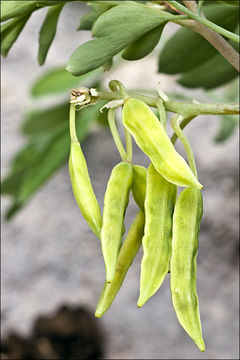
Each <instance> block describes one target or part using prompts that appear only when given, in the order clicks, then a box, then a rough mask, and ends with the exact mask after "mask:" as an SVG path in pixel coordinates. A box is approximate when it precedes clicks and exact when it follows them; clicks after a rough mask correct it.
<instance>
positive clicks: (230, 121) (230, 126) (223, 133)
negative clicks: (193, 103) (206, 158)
mask: <svg viewBox="0 0 240 360" xmlns="http://www.w3.org/2000/svg"><path fill="white" fill-rule="evenodd" d="M208 96H210V98H213V99H214V100H215V101H218V102H219V103H226V102H237V101H238V99H239V83H238V80H237V81H234V82H233V83H231V84H230V85H228V86H227V87H226V88H225V89H224V93H223V95H222V94H221V95H219V94H218V93H217V94H216V92H213V91H211V92H208ZM238 125H239V116H237V115H222V116H220V125H219V129H218V131H217V134H216V136H215V138H214V141H215V142H216V143H220V142H223V141H225V140H227V139H228V138H229V137H230V136H231V135H232V134H233V133H234V130H235V129H236V127H237V126H238Z"/></svg>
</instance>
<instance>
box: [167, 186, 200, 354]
mask: <svg viewBox="0 0 240 360" xmlns="http://www.w3.org/2000/svg"><path fill="white" fill-rule="evenodd" d="M202 211H203V208H202V195H201V192H200V191H199V190H197V189H193V188H188V189H185V190H183V191H182V192H181V194H180V196H179V197H178V199H177V201H176V206H175V209H174V214H173V238H172V256H171V262H170V286H171V294H172V303H173V307H174V309H175V312H176V315H177V318H178V320H179V322H180V324H181V325H182V327H183V328H184V330H185V331H186V332H187V333H188V335H189V336H190V337H191V338H192V339H193V341H194V342H195V343H196V345H197V346H198V348H199V349H200V350H201V351H204V350H205V345H204V341H203V338H202V329H201V320H200V314H199V307H198V297H197V291H196V278H197V251H198V234H199V228H200V221H201V218H202Z"/></svg>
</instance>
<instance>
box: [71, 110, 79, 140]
mask: <svg viewBox="0 0 240 360" xmlns="http://www.w3.org/2000/svg"><path fill="white" fill-rule="evenodd" d="M75 112H76V110H75V105H74V104H70V113H69V128H70V138H71V142H72V143H78V142H79V141H78V138H77V133H76V119H75V115H76V113H75Z"/></svg>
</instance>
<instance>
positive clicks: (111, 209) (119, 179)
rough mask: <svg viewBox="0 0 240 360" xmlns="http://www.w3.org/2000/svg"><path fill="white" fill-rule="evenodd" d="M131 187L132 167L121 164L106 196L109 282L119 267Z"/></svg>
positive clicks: (104, 235)
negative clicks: (118, 260)
mask: <svg viewBox="0 0 240 360" xmlns="http://www.w3.org/2000/svg"><path fill="white" fill-rule="evenodd" d="M131 185H132V165H130V164H129V163H127V162H121V163H119V164H118V165H116V166H115V167H114V168H113V170H112V173H111V176H110V179H109V181H108V185H107V189H106V193H105V196H104V207H103V222H102V230H101V243H102V252H103V258H104V262H105V268H106V281H107V282H111V281H112V280H113V277H114V272H115V269H116V265H117V258H118V252H119V248H120V246H121V241H122V229H123V225H124V224H123V223H124V215H125V211H126V207H127V205H128V201H129V191H130V188H131Z"/></svg>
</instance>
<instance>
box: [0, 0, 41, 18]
mask: <svg viewBox="0 0 240 360" xmlns="http://www.w3.org/2000/svg"><path fill="white" fill-rule="evenodd" d="M36 9H37V5H36V1H29V0H28V1H20V0H18V1H8V0H2V1H1V21H5V20H8V19H11V18H14V17H18V16H23V15H27V14H29V13H32V12H33V11H34V10H36Z"/></svg>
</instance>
